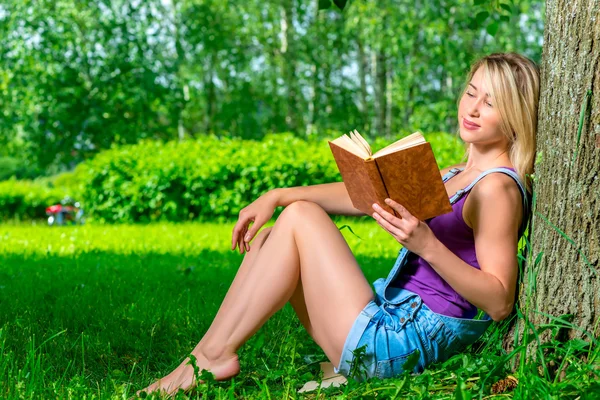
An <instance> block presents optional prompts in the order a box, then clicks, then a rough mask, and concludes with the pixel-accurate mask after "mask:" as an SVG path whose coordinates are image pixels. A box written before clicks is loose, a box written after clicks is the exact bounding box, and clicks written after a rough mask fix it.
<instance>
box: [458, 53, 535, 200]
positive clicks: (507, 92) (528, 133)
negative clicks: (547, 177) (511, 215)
mask: <svg viewBox="0 0 600 400" xmlns="http://www.w3.org/2000/svg"><path fill="white" fill-rule="evenodd" d="M480 67H483V76H484V78H483V79H484V81H485V83H486V86H487V88H488V90H489V93H490V96H491V97H492V98H493V99H494V107H496V108H497V110H498V113H499V115H500V120H501V121H500V131H501V132H502V133H503V134H504V135H505V136H506V138H507V139H508V140H509V143H510V147H509V158H510V161H511V163H512V164H513V166H514V168H515V170H516V172H517V174H518V175H519V177H520V178H521V180H522V181H523V183H524V184H525V187H526V189H527V191H528V192H529V193H530V194H531V191H532V186H531V181H530V179H531V178H530V177H531V174H532V173H533V169H534V163H535V148H536V147H535V146H536V132H537V120H538V104H539V93H540V70H539V67H538V66H537V65H536V64H535V63H534V62H533V61H532V60H530V59H529V58H527V57H525V56H522V55H520V54H517V53H512V52H511V53H493V54H490V55H487V56H484V57H482V58H480V59H479V60H477V61H475V62H474V63H473V64H472V65H471V70H470V71H469V74H468V76H467V80H466V82H465V85H464V88H463V90H462V92H461V95H460V97H459V98H458V102H457V105H458V104H460V99H461V98H462V97H463V96H464V94H465V91H466V90H467V88H468V85H469V82H470V81H471V79H472V78H473V75H475V72H477V70H478V69H479V68H480ZM466 155H468V149H467V153H466Z"/></svg>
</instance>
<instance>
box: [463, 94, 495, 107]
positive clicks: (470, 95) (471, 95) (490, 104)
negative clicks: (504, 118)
mask: <svg viewBox="0 0 600 400" xmlns="http://www.w3.org/2000/svg"><path fill="white" fill-rule="evenodd" d="M467 95H468V96H469V97H475V96H473V94H471V93H469V92H467ZM485 104H487V105H488V106H490V107H492V103H488V102H486V103H485Z"/></svg>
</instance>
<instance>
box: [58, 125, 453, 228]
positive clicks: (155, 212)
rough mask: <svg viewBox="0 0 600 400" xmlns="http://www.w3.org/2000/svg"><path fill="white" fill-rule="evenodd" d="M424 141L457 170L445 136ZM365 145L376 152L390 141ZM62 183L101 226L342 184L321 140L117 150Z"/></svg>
mask: <svg viewBox="0 0 600 400" xmlns="http://www.w3.org/2000/svg"><path fill="white" fill-rule="evenodd" d="M425 137H426V138H427V140H428V141H429V142H430V143H431V144H432V147H433V149H434V152H435V154H436V158H437V160H438V163H439V166H440V168H443V167H445V166H447V165H450V164H454V163H458V162H460V159H461V157H462V155H463V153H464V147H463V146H462V144H461V142H460V141H459V140H458V139H456V138H454V137H452V136H450V135H448V134H445V133H432V134H426V135H425ZM397 139H398V138H395V140H397ZM370 142H371V143H372V147H373V149H374V150H378V149H380V148H382V147H384V146H385V145H387V144H389V143H390V140H389V139H388V140H386V139H382V138H377V139H375V140H373V141H370ZM63 180H66V181H67V182H70V183H69V184H68V185H67V186H69V187H70V188H71V190H72V191H73V193H72V194H71V195H72V196H74V197H77V198H78V199H80V200H81V201H82V203H83V206H84V208H85V210H86V213H87V214H88V215H91V216H92V217H93V218H95V219H97V220H99V221H103V222H150V221H157V220H166V221H183V220H190V219H200V220H208V219H214V218H226V219H229V218H236V217H237V216H238V213H239V211H240V210H241V209H242V208H243V207H245V206H246V205H247V204H249V203H251V202H252V201H254V200H255V199H256V198H257V197H259V196H260V195H261V194H263V193H265V192H267V191H269V190H271V189H274V188H278V187H292V186H306V185H315V184H320V183H328V182H336V181H340V180H341V176H340V174H339V171H338V169H337V166H336V165H335V162H334V160H333V157H332V155H331V151H330V149H329V146H328V144H327V140H325V139H312V140H302V139H299V138H296V137H294V136H293V135H291V134H287V133H285V134H271V135H267V136H265V138H264V139H263V140H262V141H254V140H240V139H219V138H217V137H215V136H205V137H203V138H201V139H199V140H197V141H183V142H167V143H161V142H152V141H146V142H142V143H139V144H136V145H129V146H122V147H115V148H113V149H110V150H107V151H104V152H102V153H99V154H98V155H97V156H96V157H94V158H93V159H91V160H89V161H87V162H85V163H83V164H80V165H79V166H78V167H77V168H76V170H75V171H74V173H73V175H67V176H66V178H65V179H63ZM63 180H60V179H57V180H56V181H55V183H60V182H61V181H63ZM73 182H78V183H77V184H76V185H75V184H73Z"/></svg>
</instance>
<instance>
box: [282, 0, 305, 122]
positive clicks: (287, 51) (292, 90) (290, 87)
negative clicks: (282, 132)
mask: <svg viewBox="0 0 600 400" xmlns="http://www.w3.org/2000/svg"><path fill="white" fill-rule="evenodd" d="M293 1H294V0H285V1H284V2H283V3H282V8H281V49H280V52H281V55H282V56H283V63H282V65H283V69H284V73H283V76H284V78H285V82H286V85H287V107H286V109H287V112H286V117H285V121H286V124H287V126H288V129H289V130H291V131H296V130H297V129H298V126H299V123H300V121H299V116H298V113H297V112H296V109H297V108H298V107H299V106H300V104H299V103H298V100H299V98H298V97H299V96H298V89H297V86H298V85H297V77H296V69H297V60H296V54H295V29H294V23H293V15H292V13H293V8H294V4H293Z"/></svg>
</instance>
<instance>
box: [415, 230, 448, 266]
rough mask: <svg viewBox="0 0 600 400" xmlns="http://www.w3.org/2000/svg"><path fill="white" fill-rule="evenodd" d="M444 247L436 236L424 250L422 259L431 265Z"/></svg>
mask: <svg viewBox="0 0 600 400" xmlns="http://www.w3.org/2000/svg"><path fill="white" fill-rule="evenodd" d="M442 247H444V245H443V244H442V242H440V241H439V239H438V238H436V237H435V236H434V237H433V238H432V239H431V240H430V241H429V244H428V245H427V246H426V247H425V248H424V249H423V253H422V254H420V257H421V258H422V259H423V260H425V261H427V262H428V263H429V264H431V263H432V262H433V260H434V259H435V258H436V256H437V255H439V254H440V252H441V251H442Z"/></svg>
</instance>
